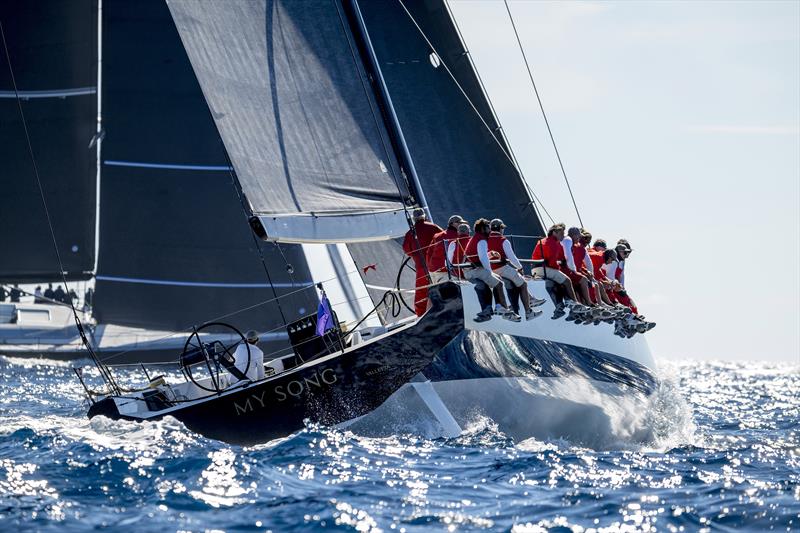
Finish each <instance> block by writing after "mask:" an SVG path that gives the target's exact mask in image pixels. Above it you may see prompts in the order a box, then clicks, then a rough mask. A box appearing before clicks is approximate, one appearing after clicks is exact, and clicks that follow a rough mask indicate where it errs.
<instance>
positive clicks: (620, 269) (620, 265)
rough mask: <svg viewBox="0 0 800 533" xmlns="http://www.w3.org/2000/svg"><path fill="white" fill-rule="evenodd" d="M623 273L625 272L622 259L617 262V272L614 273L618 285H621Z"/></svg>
mask: <svg viewBox="0 0 800 533" xmlns="http://www.w3.org/2000/svg"><path fill="white" fill-rule="evenodd" d="M624 271H625V260H624V259H623V260H622V261H617V270H616V272H614V277H615V278H616V279H617V281H619V282H620V283H622V274H623V273H624Z"/></svg>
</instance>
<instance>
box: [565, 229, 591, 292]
mask: <svg viewBox="0 0 800 533" xmlns="http://www.w3.org/2000/svg"><path fill="white" fill-rule="evenodd" d="M580 239H581V230H580V228H576V227H572V228H569V230H568V231H567V235H566V237H564V238H563V239H562V240H561V246H562V247H563V248H564V257H565V259H566V261H565V263H562V265H561V269H562V270H563V271H564V273H565V274H566V275H567V276H568V277H569V279H570V281H572V285H573V286H574V288H575V292H576V294H577V295H578V296H579V299H578V300H577V301H579V302H581V303H583V304H586V305H592V298H591V296H590V295H589V280H587V279H586V276H584V275H583V274H581V272H580V270H578V265H577V264H576V261H575V257H574V255H573V247H574V244H575V243H576V242H578V241H580Z"/></svg>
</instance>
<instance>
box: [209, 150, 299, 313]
mask: <svg viewBox="0 0 800 533" xmlns="http://www.w3.org/2000/svg"><path fill="white" fill-rule="evenodd" d="M222 152H223V153H224V154H225V160H226V161H227V162H228V167H229V170H228V174H229V175H230V177H231V185H232V186H233V190H234V191H236V196H237V197H238V198H239V205H240V206H241V207H242V214H243V215H244V219H245V223H247V229H248V230H249V231H248V233H250V237H251V238H252V239H253V244H255V247H256V250H258V257H259V259H260V260H261V266H262V267H263V268H264V273H265V274H266V275H267V282H268V283H269V286H270V288H271V289H272V296H273V300H274V301H275V303H276V304H277V306H278V311H279V312H280V314H281V320H282V321H283V324H284V326H285V325H286V324H288V322H286V315H284V313H283V307H282V306H281V301H280V297H279V296H278V291H277V290H276V289H275V285H273V283H272V276H271V275H270V273H269V267H267V260H266V259H265V258H264V250H262V249H261V243H260V242H259V241H258V237H256V234H255V232H254V231H253V228H251V227H250V223H249V220H250V217H249V213H248V210H247V205H246V204H245V199H244V195H243V194H242V191H241V190H239V184H238V182H237V181H236V175H235V174H234V172H235V171H234V170H233V163H232V162H231V159H230V156H228V150H227V149H226V148H225V146H224V144H223V146H222ZM279 250H280V248H279ZM281 256H283V262H284V263H285V264H286V266H287V267H288V266H289V263H288V262H287V261H286V256H284V255H283V251H282V250H281ZM292 281H294V278H293V277H292ZM300 290H302V289H300ZM293 292H297V291H293ZM293 292H290V293H288V294H286V295H285V296H288V295H289V294H293ZM263 303H266V302H263ZM259 305H260V304H259ZM253 307H257V306H253ZM237 312H238V311H237ZM234 314H235V313H234ZM214 320H217V319H214Z"/></svg>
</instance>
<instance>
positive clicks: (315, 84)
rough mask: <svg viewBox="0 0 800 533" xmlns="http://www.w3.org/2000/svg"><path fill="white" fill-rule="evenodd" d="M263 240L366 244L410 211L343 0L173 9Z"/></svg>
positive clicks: (395, 229)
mask: <svg viewBox="0 0 800 533" xmlns="http://www.w3.org/2000/svg"><path fill="white" fill-rule="evenodd" d="M168 5H169V7H170V10H171V12H172V16H173V18H174V19H175V21H176V25H177V27H178V30H179V32H180V35H181V39H182V40H183V44H184V46H185V48H186V51H187V53H188V55H189V58H190V60H191V62H192V66H193V67H194V71H195V73H196V75H197V78H198V80H199V82H200V86H201V87H202V89H203V92H204V94H205V98H206V101H207V102H208V105H209V107H210V108H211V112H212V114H213V116H214V120H215V122H216V124H217V128H218V130H219V133H220V136H221V137H222V140H223V141H224V143H225V147H226V148H227V150H228V154H229V155H230V158H231V160H232V162H233V166H234V167H235V169H236V175H237V178H238V181H239V183H240V185H241V188H242V191H243V193H244V194H245V195H246V197H247V200H248V202H249V207H250V209H251V210H252V213H253V214H254V215H256V216H257V221H258V223H259V225H260V227H259V228H258V230H260V231H261V232H262V233H263V234H264V237H265V238H267V239H269V240H274V241H283V242H364V241H374V240H384V239H387V238H390V237H397V236H400V235H402V234H403V233H405V231H406V230H407V228H408V226H407V217H406V214H405V207H406V204H407V203H410V202H411V201H412V199H410V198H409V196H410V194H409V191H408V188H407V186H406V185H405V180H404V178H403V175H402V174H401V172H400V170H399V164H398V162H397V158H396V157H395V155H394V152H393V149H392V148H391V139H390V136H389V133H388V132H387V130H386V127H385V124H384V122H383V119H382V117H381V112H380V109H379V107H378V102H377V101H376V98H375V94H374V92H373V90H372V88H371V87H370V80H369V79H368V77H367V74H366V71H365V69H364V65H363V60H362V58H361V57H360V56H359V52H358V50H357V45H356V43H355V41H354V37H353V33H352V29H351V27H350V25H349V23H348V21H347V19H346V14H345V12H344V9H343V5H342V4H340V2H339V1H338V0H336V1H330V0H309V1H303V2H292V1H285V0H264V1H251V0H226V1H220V0H209V1H203V2H197V1H194V0H168Z"/></svg>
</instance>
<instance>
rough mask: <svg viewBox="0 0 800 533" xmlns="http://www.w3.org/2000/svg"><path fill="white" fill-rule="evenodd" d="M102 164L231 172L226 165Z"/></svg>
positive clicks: (108, 161) (105, 163)
mask: <svg viewBox="0 0 800 533" xmlns="http://www.w3.org/2000/svg"><path fill="white" fill-rule="evenodd" d="M103 164H104V165H107V166H110V167H136V168H163V169H168V170H211V171H215V172H220V171H221V172H228V171H229V170H233V169H231V167H229V166H227V165H172V164H168V163H142V162H140V161H113V160H108V159H106V160H105V161H103Z"/></svg>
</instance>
